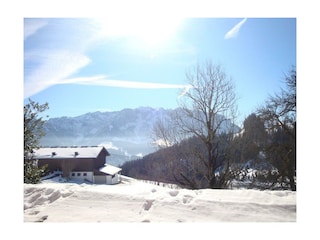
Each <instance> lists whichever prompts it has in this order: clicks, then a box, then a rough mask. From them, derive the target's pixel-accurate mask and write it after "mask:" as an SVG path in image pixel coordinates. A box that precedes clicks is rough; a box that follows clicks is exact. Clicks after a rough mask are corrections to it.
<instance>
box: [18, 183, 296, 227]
mask: <svg viewBox="0 0 320 240" xmlns="http://www.w3.org/2000/svg"><path fill="white" fill-rule="evenodd" d="M295 221H296V192H291V191H259V190H212V189H202V190H187V189H178V188H169V187H163V186H158V185H154V184H150V183H145V182H142V181H138V180H135V179H131V178H127V177H123V179H122V183H120V184H118V185H94V184H86V183H70V182H67V183H61V182H57V181H55V179H53V180H45V181H43V182H42V183H41V184H36V185H32V184H24V222H45V223H46V222H60V223H61V222H76V223H79V222H107V223H115V222H116V223H130V222H133V223H138V222H151V223H160V222H165V223H175V222H199V223H209V222H295Z"/></svg>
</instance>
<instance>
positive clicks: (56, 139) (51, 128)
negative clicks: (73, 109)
mask: <svg viewBox="0 0 320 240" xmlns="http://www.w3.org/2000/svg"><path fill="white" fill-rule="evenodd" d="M171 111H173V110H165V109H162V108H160V109H154V108H150V107H140V108H137V109H123V110H121V111H115V112H92V113H86V114H84V115H80V116H77V117H60V118H51V119H49V120H48V121H47V122H46V124H45V127H44V130H45V133H46V135H45V136H44V137H43V138H42V139H41V142H40V144H41V145H42V146H75V145H76V146H93V145H103V146H105V147H106V148H107V149H108V151H109V152H110V153H111V156H110V157H108V162H109V163H110V164H115V165H119V164H122V163H123V162H126V161H128V160H131V159H136V158H138V157H142V156H144V155H146V154H148V153H151V152H153V151H155V150H156V148H155V146H154V145H153V144H152V128H153V125H154V123H155V121H156V120H157V119H159V118H163V119H166V118H167V117H168V116H169V113H170V112H171Z"/></svg>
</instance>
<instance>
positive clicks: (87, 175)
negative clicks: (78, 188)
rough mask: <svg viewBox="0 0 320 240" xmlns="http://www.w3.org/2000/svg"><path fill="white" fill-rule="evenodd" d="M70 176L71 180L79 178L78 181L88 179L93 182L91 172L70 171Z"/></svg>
mask: <svg viewBox="0 0 320 240" xmlns="http://www.w3.org/2000/svg"><path fill="white" fill-rule="evenodd" d="M70 178H71V179H73V180H79V181H85V180H86V181H89V182H93V181H94V179H93V172H71V173H70Z"/></svg>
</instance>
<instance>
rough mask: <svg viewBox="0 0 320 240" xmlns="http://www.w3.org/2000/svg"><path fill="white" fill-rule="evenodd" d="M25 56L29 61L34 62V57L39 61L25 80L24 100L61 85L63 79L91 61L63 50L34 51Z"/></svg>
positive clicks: (78, 54)
mask: <svg viewBox="0 0 320 240" xmlns="http://www.w3.org/2000/svg"><path fill="white" fill-rule="evenodd" d="M27 55H28V57H27V59H28V60H29V61H34V58H35V56H36V57H37V59H38V61H39V67H37V68H36V69H35V70H33V71H32V72H30V73H29V74H28V75H27V76H26V78H25V84H24V97H25V98H28V97H30V96H32V95H34V94H36V93H38V92H41V91H43V90H44V89H46V88H48V87H50V86H53V85H56V84H60V83H62V82H63V81H64V79H66V78H67V77H69V76H71V75H72V74H74V73H76V72H77V71H78V70H79V69H81V68H83V67H85V66H86V65H88V64H89V63H90V61H91V60H90V59H89V58H88V57H86V56H85V55H83V54H80V53H76V52H69V51H64V50H60V51H35V52H32V53H30V52H29V53H28V54H27ZM26 71H27V70H26V69H25V72H26Z"/></svg>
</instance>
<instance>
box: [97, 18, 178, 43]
mask: <svg viewBox="0 0 320 240" xmlns="http://www.w3.org/2000/svg"><path fill="white" fill-rule="evenodd" d="M180 23H181V19H179V18H173V17H172V18H170V17H168V18H157V17H155V18H143V17H141V18H121V17H109V18H105V19H98V28H99V30H100V31H101V34H102V35H103V36H106V37H114V38H115V37H133V38H136V39H138V40H139V41H141V42H142V43H143V44H144V45H147V46H148V47H159V46H160V45H162V44H165V43H166V42H167V41H169V40H170V37H172V36H173V34H174V33H175V31H176V30H177V28H178V27H179V25H180Z"/></svg>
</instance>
